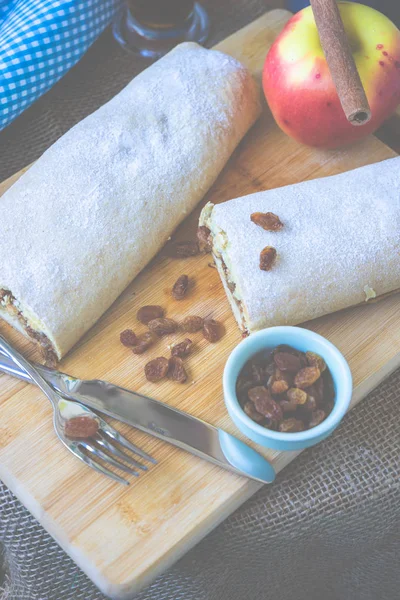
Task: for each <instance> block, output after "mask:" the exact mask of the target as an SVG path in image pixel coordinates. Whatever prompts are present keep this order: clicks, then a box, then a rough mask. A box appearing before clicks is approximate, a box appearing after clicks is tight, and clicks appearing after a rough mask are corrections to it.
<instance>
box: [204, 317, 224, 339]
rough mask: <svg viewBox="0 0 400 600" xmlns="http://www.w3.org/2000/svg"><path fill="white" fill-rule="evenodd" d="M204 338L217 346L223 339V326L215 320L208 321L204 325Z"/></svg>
mask: <svg viewBox="0 0 400 600" xmlns="http://www.w3.org/2000/svg"><path fill="white" fill-rule="evenodd" d="M203 336H204V337H205V338H206V340H207V341H208V342H210V343H211V344H215V342H218V340H220V339H221V337H222V328H221V324H220V323H218V321H214V319H206V320H205V321H204V324H203Z"/></svg>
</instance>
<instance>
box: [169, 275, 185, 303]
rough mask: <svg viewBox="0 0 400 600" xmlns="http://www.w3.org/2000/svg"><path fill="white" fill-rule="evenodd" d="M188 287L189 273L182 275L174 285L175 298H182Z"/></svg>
mask: <svg viewBox="0 0 400 600" xmlns="http://www.w3.org/2000/svg"><path fill="white" fill-rule="evenodd" d="M188 288H189V277H188V276H187V275H181V276H180V277H178V279H177V280H176V281H175V283H174V285H173V287H172V297H173V298H175V300H182V299H183V298H184V297H185V296H186V292H187V291H188Z"/></svg>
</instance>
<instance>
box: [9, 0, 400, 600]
mask: <svg viewBox="0 0 400 600" xmlns="http://www.w3.org/2000/svg"><path fill="white" fill-rule="evenodd" d="M203 3H204V4H205V5H207V8H208V10H209V12H210V16H211V20H212V24H213V30H212V34H211V38H210V41H209V43H210V45H212V44H213V43H216V42H217V41H218V40H220V39H222V38H224V37H225V36H226V35H228V34H229V33H231V32H232V31H234V30H236V29H238V28H239V27H241V26H243V25H245V24H246V23H247V22H249V21H251V20H253V19H254V18H256V17H257V16H258V15H260V14H262V13H263V12H264V11H265V10H267V9H268V8H274V7H276V6H277V5H279V4H282V3H281V2H278V0H277V1H274V0H270V1H263V0H247V1H246V0H236V1H235V2H233V1H231V0H214V1H213V0H208V1H207V0H205V1H204V2H203ZM147 64H148V63H147V61H145V60H141V59H137V58H135V57H133V56H130V55H128V54H125V53H124V52H123V51H122V50H120V49H119V48H118V47H117V46H116V44H115V43H114V41H113V40H112V37H111V35H110V33H109V32H106V33H105V34H104V35H103V36H102V37H101V39H100V40H99V41H98V42H96V44H95V45H94V46H93V47H92V49H91V50H90V51H89V52H88V54H87V55H86V56H85V57H84V58H83V60H82V61H81V62H80V63H79V65H77V67H75V68H74V69H73V70H72V71H71V72H70V73H69V74H68V75H67V76H66V77H65V78H64V79H63V80H62V81H61V82H60V83H59V84H57V85H56V86H55V88H53V90H51V91H50V92H49V93H48V94H47V95H46V96H45V97H44V98H42V99H41V100H40V101H39V102H37V103H36V104H35V105H34V106H33V107H32V108H30V109H29V110H28V111H26V113H25V114H23V115H22V116H21V117H20V118H19V119H17V121H15V123H13V124H12V125H11V126H10V127H9V128H8V129H6V130H5V131H4V132H2V133H1V134H0V180H3V179H5V178H6V177H8V176H9V175H12V174H13V173H14V172H16V171H17V170H19V169H21V168H22V167H23V166H25V165H27V164H29V163H30V162H32V161H33V160H35V159H36V158H37V157H38V156H40V154H41V153H42V152H43V151H44V150H45V149H46V148H47V147H48V146H49V145H50V144H51V143H52V142H54V141H55V140H56V139H57V138H58V137H59V136H60V135H61V134H62V133H63V132H64V131H66V130H67V129H68V128H70V127H71V126H72V125H73V124H74V123H75V122H77V121H79V120H80V119H82V118H83V117H84V116H85V115H87V114H88V113H90V112H91V111H93V110H94V109H95V108H97V107H98V106H99V105H101V104H103V103H104V102H105V101H106V100H107V99H108V98H110V97H112V96H113V95H114V94H115V93H116V92H118V90H119V89H121V88H122V87H123V86H124V85H125V84H126V83H127V82H128V81H129V80H130V79H131V78H132V77H133V76H134V75H135V74H137V73H138V72H139V71H140V70H141V69H143V68H144V67H145V66H146V65H147ZM399 423H400V371H398V372H397V373H396V374H395V375H393V376H392V377H391V378H390V379H389V380H388V381H387V382H386V383H385V384H384V385H382V386H381V387H380V388H379V389H378V390H377V391H376V392H374V393H373V394H371V395H370V397H369V398H368V399H366V400H365V401H364V402H363V403H362V404H361V405H360V406H359V407H357V408H356V409H355V410H354V411H353V412H352V413H351V414H350V415H349V416H348V417H346V419H345V421H344V423H343V424H342V425H341V427H340V428H339V430H338V431H337V432H336V433H335V434H334V435H333V436H332V437H331V438H330V439H329V440H327V441H326V442H324V443H323V444H321V445H319V446H318V447H316V448H313V449H311V450H308V451H306V452H304V453H303V454H302V455H301V456H300V457H299V458H298V459H297V460H296V461H295V462H294V463H292V465H290V466H289V467H287V468H286V469H285V471H284V472H283V473H282V474H281V475H280V476H279V477H278V479H277V481H276V483H275V484H274V485H273V486H266V487H265V488H263V489H262V490H261V491H260V492H259V493H258V494H257V495H256V496H254V497H253V498H252V499H251V500H250V501H249V502H247V503H246V504H245V505H244V506H243V507H242V508H240V509H239V510H238V511H236V513H234V514H233V515H232V516H231V517H230V518H229V519H227V520H226V521H225V522H224V523H223V524H222V525H221V526H219V527H218V528H217V529H216V530H215V531H214V532H213V533H211V534H210V535H209V536H207V537H206V538H205V539H204V540H203V541H202V542H201V543H200V544H198V545H197V546H196V548H194V549H193V550H192V551H191V552H189V553H188V554H187V555H186V556H185V557H184V558H183V559H182V560H180V561H179V562H178V563H177V564H176V565H175V566H174V567H173V568H172V569H170V570H169V571H168V572H167V573H165V574H164V575H162V576H160V577H159V578H158V579H157V580H156V581H155V582H154V583H153V584H152V585H151V586H150V587H149V588H147V589H146V590H143V592H142V593H140V594H139V595H138V596H137V598H138V600H214V599H215V600H260V599H262V600H275V599H276V600H303V599H304V600H314V599H318V600H322V598H323V599H324V600H394V599H395V598H397V597H398V595H399V589H400V575H399V573H400V570H399V568H398V567H399V560H398V556H399V553H400V535H399V533H400V525H399V523H400V484H399V472H400V460H399V455H400V432H399ZM0 548H2V550H3V556H2V557H1V550H0V565H1V562H2V558H3V559H4V563H5V572H4V575H3V576H2V575H1V566H0V598H1V600H6V599H7V600H102V599H103V598H104V596H103V595H102V594H101V593H100V592H99V591H98V590H97V589H96V588H95V587H94V586H93V584H92V583H91V582H90V581H89V580H88V579H87V578H86V576H85V575H84V574H83V573H82V572H81V571H80V570H79V569H78V568H77V567H76V566H75V564H74V563H73V562H72V561H71V560H70V559H69V558H68V557H67V556H66V555H65V553H64V552H63V551H62V550H61V549H60V548H59V546H58V545H57V544H56V543H55V542H54V541H53V540H52V539H51V538H50V537H49V536H48V535H47V533H46V532H45V531H44V530H43V529H42V527H41V526H40V525H39V524H38V523H37V522H36V521H35V519H34V518H33V517H32V516H31V515H30V514H29V512H28V511H27V510H26V509H25V508H24V507H23V506H22V505H21V504H20V503H19V502H18V500H17V499H16V498H15V497H14V496H13V495H12V494H11V492H10V491H9V490H7V488H6V487H5V486H4V485H3V484H1V483H0ZM2 578H3V579H4V580H3V582H2ZM1 582H2V583H1Z"/></svg>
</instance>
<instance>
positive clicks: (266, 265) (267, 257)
mask: <svg viewBox="0 0 400 600" xmlns="http://www.w3.org/2000/svg"><path fill="white" fill-rule="evenodd" d="M275 259H276V250H275V248H273V247H272V246H266V247H265V248H264V250H261V252H260V269H261V271H270V270H271V269H272V266H273V264H274V262H275Z"/></svg>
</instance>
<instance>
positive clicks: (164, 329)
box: [147, 318, 178, 337]
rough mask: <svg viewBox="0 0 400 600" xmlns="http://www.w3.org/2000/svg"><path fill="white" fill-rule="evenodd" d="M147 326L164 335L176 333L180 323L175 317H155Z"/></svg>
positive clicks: (159, 334)
mask: <svg viewBox="0 0 400 600" xmlns="http://www.w3.org/2000/svg"><path fill="white" fill-rule="evenodd" d="M147 327H148V328H149V329H150V331H152V332H153V333H155V334H157V335H158V336H160V337H162V336H163V335H169V334H170V333H174V332H175V331H176V330H177V329H178V323H177V322H176V321H174V320H173V319H167V318H164V319H153V320H152V321H149V322H148V323H147Z"/></svg>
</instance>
